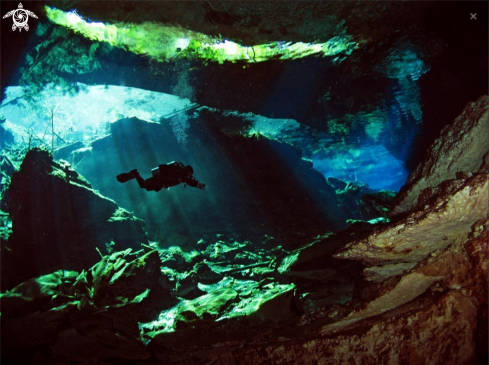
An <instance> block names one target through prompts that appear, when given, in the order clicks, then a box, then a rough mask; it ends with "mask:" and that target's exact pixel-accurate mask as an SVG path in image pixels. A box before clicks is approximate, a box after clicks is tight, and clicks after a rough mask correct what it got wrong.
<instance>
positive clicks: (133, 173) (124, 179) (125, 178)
mask: <svg viewBox="0 0 489 365" xmlns="http://www.w3.org/2000/svg"><path fill="white" fill-rule="evenodd" d="M137 172H138V170H131V171H129V172H124V173H122V174H120V175H117V177H116V178H117V181H119V182H120V183H125V182H127V181H129V180H132V179H135V178H136V174H137Z"/></svg>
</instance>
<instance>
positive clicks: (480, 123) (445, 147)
mask: <svg viewBox="0 0 489 365" xmlns="http://www.w3.org/2000/svg"><path fill="white" fill-rule="evenodd" d="M488 109H489V97H488V96H482V97H480V98H479V99H478V100H477V101H476V102H474V103H470V104H469V105H468V106H467V107H466V108H465V110H464V111H463V112H462V114H461V115H459V116H458V117H457V118H456V119H455V121H454V123H453V124H452V125H448V126H446V127H445V128H444V129H443V130H442V131H441V135H440V137H439V138H438V139H437V140H436V141H435V142H434V143H433V145H432V146H431V148H430V149H429V151H428V154H427V157H426V159H425V161H424V162H423V163H422V164H420V165H419V166H418V167H417V168H416V170H415V171H414V172H413V173H411V175H410V176H409V178H408V181H407V182H406V185H404V187H402V188H401V190H400V191H399V194H398V196H397V198H396V203H395V206H394V208H393V210H392V211H391V213H390V215H391V216H394V215H396V214H399V213H402V212H407V211H409V210H410V209H411V208H412V207H413V206H414V205H415V204H416V200H417V199H418V196H419V195H420V193H421V192H422V191H423V190H424V189H426V188H429V187H432V188H434V187H436V186H438V185H439V184H440V183H441V182H443V181H445V180H448V179H455V178H456V173H457V172H459V171H462V172H472V173H476V172H481V171H483V170H481V167H483V159H484V157H485V155H487V153H488V151H489V111H488Z"/></svg>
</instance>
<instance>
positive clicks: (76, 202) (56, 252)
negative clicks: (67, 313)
mask: <svg viewBox="0 0 489 365" xmlns="http://www.w3.org/2000/svg"><path fill="white" fill-rule="evenodd" d="M8 199H9V200H8V202H7V204H6V205H7V207H8V212H9V215H10V219H11V220H12V229H13V233H12V235H11V236H10V237H9V240H8V241H7V242H3V241H2V289H3V290H5V289H10V288H12V287H13V286H15V285H16V284H19V283H20V282H22V281H24V280H27V279H30V278H32V277H34V276H37V275H39V274H44V273H49V272H52V271H53V270H57V269H65V270H76V271H80V270H82V269H87V268H89V267H90V266H92V265H93V264H94V263H96V262H97V261H98V260H99V259H100V255H99V253H97V250H96V249H98V250H99V251H101V252H107V251H106V249H107V248H106V244H109V243H111V242H112V241H113V242H114V243H115V247H116V249H118V250H119V249H125V248H128V247H138V246H140V244H141V243H147V239H146V235H145V232H144V222H143V221H141V220H140V219H137V218H136V217H134V216H133V215H132V214H130V213H129V212H127V211H126V210H124V209H122V208H120V207H119V206H118V205H117V204H116V203H115V202H114V201H112V200H110V199H107V198H105V197H103V196H102V195H100V194H99V193H98V192H96V191H94V190H93V189H92V187H91V185H90V184H89V183H88V182H87V181H86V180H85V179H84V178H83V177H82V176H81V175H80V174H78V173H77V172H76V171H74V170H72V169H70V168H69V166H68V165H62V164H60V163H57V162H54V161H53V159H52V157H51V155H50V153H49V152H47V151H46V150H40V149H37V148H35V149H32V150H30V151H29V152H28V153H27V154H26V156H25V159H24V161H23V162H22V165H21V168H20V171H18V172H15V173H13V175H12V182H11V184H10V186H9V190H8Z"/></svg>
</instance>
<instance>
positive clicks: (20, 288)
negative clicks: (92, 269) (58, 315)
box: [0, 270, 78, 318]
mask: <svg viewBox="0 0 489 365" xmlns="http://www.w3.org/2000/svg"><path fill="white" fill-rule="evenodd" d="M77 276H78V273H77V272H75V271H63V270H59V271H56V272H54V273H51V274H47V275H42V276H40V277H37V278H33V279H30V280H27V281H26V282H23V283H21V284H19V285H17V286H16V287H15V288H13V289H11V290H9V291H7V292H6V293H2V294H0V306H1V309H2V315H3V316H4V318H5V317H6V318H11V317H20V316H23V315H25V314H27V313H33V312H37V311H40V310H47V309H50V308H52V307H53V306H56V305H61V304H63V303H66V302H68V301H70V300H72V299H71V297H70V294H71V287H72V285H73V283H74V282H75V279H76V277H77Z"/></svg>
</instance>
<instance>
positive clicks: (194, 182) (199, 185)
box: [183, 177, 205, 190]
mask: <svg viewBox="0 0 489 365" xmlns="http://www.w3.org/2000/svg"><path fill="white" fill-rule="evenodd" d="M183 182H184V183H185V184H187V185H188V186H192V187H194V188H199V189H202V190H204V187H205V184H202V183H200V182H198V181H197V180H196V179H195V178H194V177H187V178H186V179H184V180H183Z"/></svg>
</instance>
